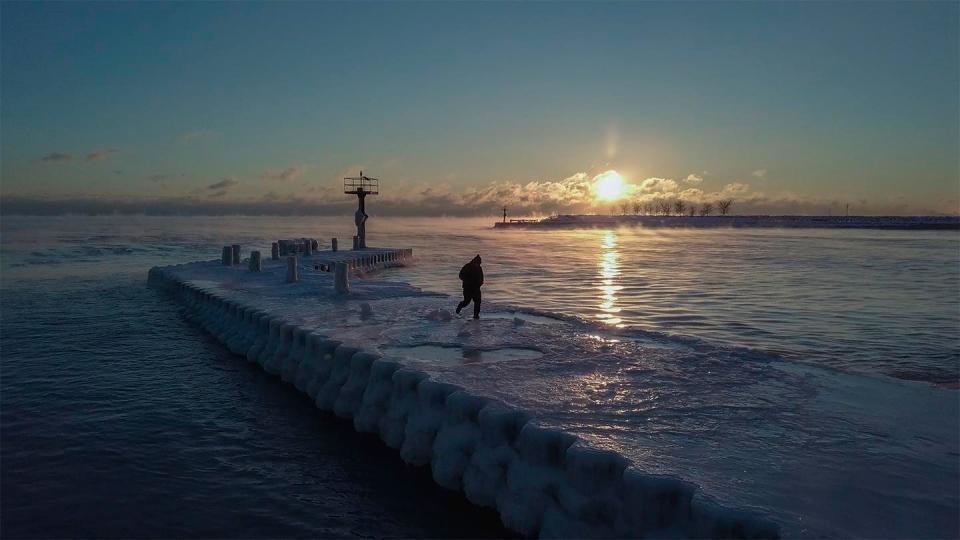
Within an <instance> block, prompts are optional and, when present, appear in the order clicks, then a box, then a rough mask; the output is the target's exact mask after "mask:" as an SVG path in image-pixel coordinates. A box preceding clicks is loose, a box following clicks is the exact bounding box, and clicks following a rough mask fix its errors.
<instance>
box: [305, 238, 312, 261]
mask: <svg viewBox="0 0 960 540" xmlns="http://www.w3.org/2000/svg"><path fill="white" fill-rule="evenodd" d="M312 255H313V241H312V240H307V241H305V242H304V243H303V256H304V257H310V256H312Z"/></svg>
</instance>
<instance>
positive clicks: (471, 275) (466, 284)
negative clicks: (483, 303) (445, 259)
mask: <svg viewBox="0 0 960 540" xmlns="http://www.w3.org/2000/svg"><path fill="white" fill-rule="evenodd" d="M460 281H463V302H460V303H459V304H458V305H457V315H459V314H460V310H462V309H463V308H465V307H467V306H468V305H470V302H473V318H474V319H479V318H480V287H481V286H482V285H483V268H482V267H481V266H480V255H477V256H476V257H474V258H473V259H471V260H470V262H468V263H467V264H465V265H463V268H461V269H460Z"/></svg>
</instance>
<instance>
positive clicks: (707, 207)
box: [700, 202, 713, 217]
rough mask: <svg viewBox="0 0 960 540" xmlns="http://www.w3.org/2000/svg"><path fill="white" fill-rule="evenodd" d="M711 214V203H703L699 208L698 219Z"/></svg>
mask: <svg viewBox="0 0 960 540" xmlns="http://www.w3.org/2000/svg"><path fill="white" fill-rule="evenodd" d="M711 212H713V203H708V202H705V203H703V205H702V206H701V207H700V217H703V216H709V215H710V213H711Z"/></svg>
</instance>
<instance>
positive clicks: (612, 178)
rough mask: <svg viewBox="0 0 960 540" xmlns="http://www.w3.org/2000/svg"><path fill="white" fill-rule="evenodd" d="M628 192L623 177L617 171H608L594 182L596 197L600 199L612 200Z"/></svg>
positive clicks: (604, 200)
mask: <svg viewBox="0 0 960 540" xmlns="http://www.w3.org/2000/svg"><path fill="white" fill-rule="evenodd" d="M625 192H626V184H624V182H623V177H622V176H620V173H618V172H617V171H607V172H605V173H603V174H601V175H600V176H599V177H597V180H596V182H594V183H593V193H594V197H596V199H597V200H598V201H603V202H612V201H615V200H617V199H619V198H621V197H623V195H624V194H625Z"/></svg>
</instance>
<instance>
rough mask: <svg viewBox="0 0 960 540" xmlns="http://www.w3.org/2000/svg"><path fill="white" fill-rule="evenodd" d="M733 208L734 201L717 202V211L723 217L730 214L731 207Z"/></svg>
mask: <svg viewBox="0 0 960 540" xmlns="http://www.w3.org/2000/svg"><path fill="white" fill-rule="evenodd" d="M731 206H733V199H724V200H722V201H717V210H719V211H720V215H721V216H725V215H727V213H728V212H730V207H731Z"/></svg>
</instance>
